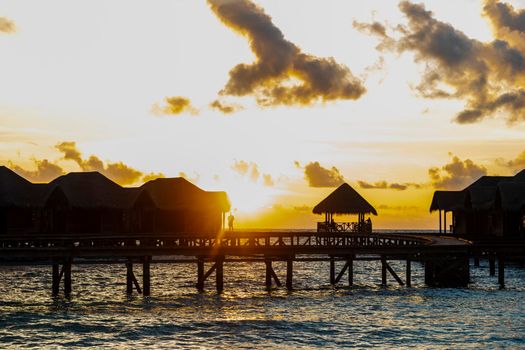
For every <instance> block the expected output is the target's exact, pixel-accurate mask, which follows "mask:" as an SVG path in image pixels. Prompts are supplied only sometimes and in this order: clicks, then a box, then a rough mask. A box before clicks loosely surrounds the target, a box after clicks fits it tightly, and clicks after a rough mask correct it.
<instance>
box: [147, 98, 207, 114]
mask: <svg viewBox="0 0 525 350" xmlns="http://www.w3.org/2000/svg"><path fill="white" fill-rule="evenodd" d="M164 102H165V103H166V104H165V105H164V106H160V105H158V104H155V105H153V113H155V114H166V115H178V114H182V113H190V114H192V115H196V114H198V113H199V111H198V110H197V109H196V108H195V107H193V106H192V105H191V101H190V100H189V99H188V98H186V97H182V96H172V97H166V98H165V99H164Z"/></svg>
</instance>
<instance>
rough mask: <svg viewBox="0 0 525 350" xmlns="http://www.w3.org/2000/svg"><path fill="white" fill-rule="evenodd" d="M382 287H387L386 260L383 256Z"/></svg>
mask: <svg viewBox="0 0 525 350" xmlns="http://www.w3.org/2000/svg"><path fill="white" fill-rule="evenodd" d="M381 286H383V287H386V258H385V256H384V255H381Z"/></svg>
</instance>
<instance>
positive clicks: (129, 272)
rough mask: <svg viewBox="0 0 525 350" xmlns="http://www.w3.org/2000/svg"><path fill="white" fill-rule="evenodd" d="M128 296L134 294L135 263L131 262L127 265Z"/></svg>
mask: <svg viewBox="0 0 525 350" xmlns="http://www.w3.org/2000/svg"><path fill="white" fill-rule="evenodd" d="M126 294H127V295H131V294H133V263H132V262H131V261H130V260H128V262H127V263H126Z"/></svg>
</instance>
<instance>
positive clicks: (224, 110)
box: [210, 100, 243, 114]
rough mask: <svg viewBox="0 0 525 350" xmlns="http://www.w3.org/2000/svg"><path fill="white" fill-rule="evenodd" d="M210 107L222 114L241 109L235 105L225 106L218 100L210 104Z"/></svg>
mask: <svg viewBox="0 0 525 350" xmlns="http://www.w3.org/2000/svg"><path fill="white" fill-rule="evenodd" d="M210 107H211V108H213V109H216V110H218V111H220V112H222V113H224V114H231V113H235V112H238V111H240V110H241V109H242V108H243V107H242V106H240V105H236V104H227V103H224V102H221V101H219V100H215V101H213V102H212V103H210Z"/></svg>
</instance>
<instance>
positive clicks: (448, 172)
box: [428, 154, 487, 190]
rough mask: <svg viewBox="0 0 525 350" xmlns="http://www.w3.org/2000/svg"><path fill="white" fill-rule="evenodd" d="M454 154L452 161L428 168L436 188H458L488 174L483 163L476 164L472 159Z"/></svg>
mask: <svg viewBox="0 0 525 350" xmlns="http://www.w3.org/2000/svg"><path fill="white" fill-rule="evenodd" d="M450 155H451V156H452V161H451V162H450V163H447V164H445V165H443V166H442V167H441V168H439V167H432V168H430V169H428V175H429V176H430V180H431V182H432V185H433V186H434V187H435V188H443V189H451V190H458V189H461V188H463V187H465V186H467V185H470V184H471V183H472V182H473V181H475V180H477V179H479V178H480V177H481V176H483V175H487V169H486V168H485V167H484V166H483V165H478V164H475V163H474V162H473V161H472V160H470V159H466V160H461V159H459V158H458V157H457V156H454V155H452V154H450Z"/></svg>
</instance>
